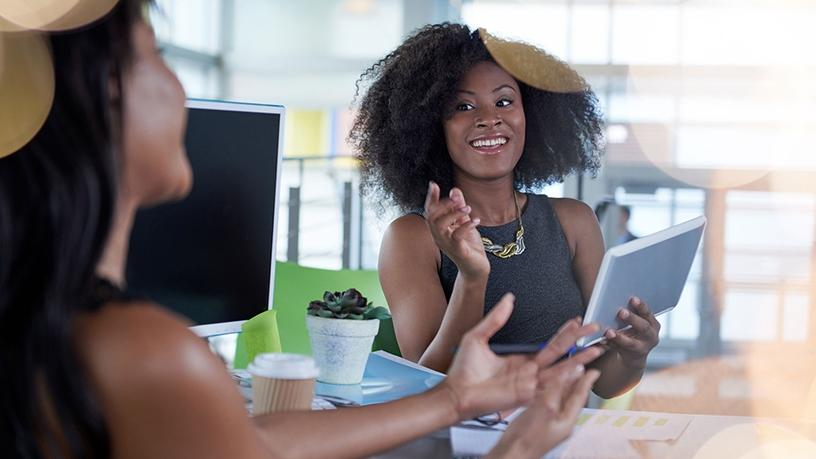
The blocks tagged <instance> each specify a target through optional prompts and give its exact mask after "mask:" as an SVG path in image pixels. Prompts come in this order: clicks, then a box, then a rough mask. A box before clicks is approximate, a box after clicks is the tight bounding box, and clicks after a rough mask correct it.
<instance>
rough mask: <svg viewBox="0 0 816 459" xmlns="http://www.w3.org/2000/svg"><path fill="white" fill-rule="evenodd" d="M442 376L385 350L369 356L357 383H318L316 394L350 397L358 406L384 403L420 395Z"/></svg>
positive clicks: (442, 375)
mask: <svg viewBox="0 0 816 459" xmlns="http://www.w3.org/2000/svg"><path fill="white" fill-rule="evenodd" d="M443 379H445V375H444V374H442V373H439V372H438V371H434V370H431V369H430V368H425V367H423V366H421V365H418V364H416V363H414V362H411V361H409V360H406V359H403V358H401V357H397V356H395V355H392V354H389V353H388V352H385V351H376V352H372V353H371V354H369V356H368V362H367V363H366V369H365V373H364V375H363V381H362V382H361V383H360V384H349V385H339V384H326V383H321V382H318V383H317V384H316V385H315V394H316V395H317V396H318V397H320V396H321V395H326V396H330V397H338V398H341V399H345V400H349V401H351V402H354V403H357V404H359V405H372V404H375V403H384V402H389V401H392V400H397V399H400V398H404V397H408V396H411V395H416V394H420V393H422V392H425V391H427V390H428V389H430V388H432V387H434V386H436V385H437V384H439V383H440V382H441V381H442V380H443Z"/></svg>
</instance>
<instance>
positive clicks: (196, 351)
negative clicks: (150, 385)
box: [76, 302, 218, 386]
mask: <svg viewBox="0 0 816 459" xmlns="http://www.w3.org/2000/svg"><path fill="white" fill-rule="evenodd" d="M187 325H188V324H187V323H185V322H184V321H182V319H181V318H179V317H177V316H175V315H173V314H172V313H170V312H169V311H167V310H165V309H164V308H161V307H160V306H158V305H155V304H151V303H146V302H145V303H129V304H121V303H110V304H107V305H105V306H104V307H103V308H102V309H100V310H99V311H98V312H95V313H93V314H87V315H85V316H82V317H80V318H79V319H78V320H77V323H76V326H77V334H76V337H77V345H78V349H79V351H80V355H81V356H82V357H83V358H84V359H85V360H86V364H88V368H89V369H90V370H91V371H92V373H94V376H95V379H96V380H97V382H98V383H102V384H103V386H107V385H108V384H119V383H125V384H128V385H131V384H136V383H138V382H139V381H142V380H144V379H146V378H163V377H171V378H174V377H179V376H181V375H183V374H184V373H185V372H188V371H191V370H195V371H204V372H206V371H207V367H208V365H206V364H204V363H206V362H209V361H211V360H212V357H213V355H212V353H211V352H210V351H209V348H208V347H207V345H206V343H205V342H204V341H203V340H202V339H201V338H198V337H197V336H195V335H194V334H193V333H192V332H190V331H189V330H188V328H187ZM215 362H218V360H217V359H215ZM146 369H149V370H150V371H145V370H146ZM96 370H101V371H96Z"/></svg>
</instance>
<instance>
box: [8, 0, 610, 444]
mask: <svg viewBox="0 0 816 459" xmlns="http://www.w3.org/2000/svg"><path fill="white" fill-rule="evenodd" d="M143 3H144V2H142V1H138V0H121V1H120V2H119V3H118V5H117V6H116V7H115V8H114V10H113V11H112V12H111V13H110V14H109V15H107V16H106V17H104V18H102V19H101V20H99V21H97V22H96V23H95V24H93V25H91V26H88V27H84V28H82V29H81V30H78V31H72V32H67V33H59V34H53V35H50V36H49V37H48V39H49V40H50V44H51V48H52V51H53V61H54V70H55V77H56V93H55V98H54V102H53V106H52V109H51V112H50V114H49V117H48V119H47V120H46V123H45V125H44V126H43V127H42V129H41V130H40V132H39V133H38V134H37V135H36V137H35V138H34V139H33V140H31V141H30V142H29V143H28V144H27V145H26V146H25V147H23V148H22V149H21V150H19V151H17V152H16V153H14V154H12V155H10V156H8V157H5V158H2V159H0V248H1V249H0V250H2V254H0V381H2V385H0V406H2V411H0V438H1V439H2V450H3V451H10V452H13V453H14V455H16V456H19V457H118V458H126V457H134V458H143V457H200V458H205V457H241V458H254V457H258V458H260V457H304V458H312V457H359V456H366V455H370V454H373V453H375V452H378V451H383V450H386V449H389V448H393V447H395V446H397V445H399V444H401V443H404V442H406V441H409V440H412V439H415V438H418V437H420V436H422V435H425V434H427V433H429V432H432V431H434V430H436V429H439V428H441V427H444V426H446V425H450V424H452V423H455V422H457V421H460V420H463V419H467V418H470V417H473V416H476V415H479V414H482V413H486V412H492V411H497V410H503V409H509V408H513V407H517V406H520V405H523V404H529V405H530V408H529V409H528V410H527V411H526V412H525V413H524V414H523V415H522V416H520V417H519V418H518V419H517V420H516V421H515V422H514V423H513V424H512V425H511V426H510V427H509V428H508V430H507V432H506V433H505V435H504V436H503V438H502V440H501V442H500V443H499V444H498V445H497V446H496V448H495V449H494V450H493V452H492V453H491V454H492V455H493V456H495V457H540V456H541V455H542V454H543V453H544V452H545V451H546V450H548V449H550V448H552V447H553V446H554V445H556V444H557V443H558V442H560V441H561V440H563V439H564V438H566V436H568V435H569V433H570V431H571V429H572V426H573V424H574V420H575V417H576V416H577V414H578V412H579V411H580V409H581V407H582V406H583V404H584V402H585V399H586V396H587V392H588V390H589V388H590V386H591V385H592V383H593V382H594V381H595V379H596V378H597V376H598V374H597V372H595V371H594V370H589V371H585V370H584V367H583V365H585V364H588V363H589V362H590V361H592V360H593V359H594V358H596V357H597V356H598V355H600V353H601V351H600V350H598V349H591V350H588V351H585V352H583V353H580V354H578V355H576V356H575V357H573V358H572V359H568V360H566V361H563V362H561V363H555V362H556V360H557V359H558V358H559V357H560V356H561V355H562V354H563V353H565V352H566V351H567V350H568V349H569V347H570V346H571V345H572V344H573V343H574V342H575V340H576V339H577V338H579V337H580V336H583V335H586V334H588V333H590V332H591V331H592V327H581V326H579V325H578V323H577V322H575V321H573V322H570V323H568V324H566V325H565V326H564V327H562V329H561V330H560V331H559V332H558V334H557V335H556V338H555V339H554V340H553V342H552V343H551V345H550V346H549V347H548V348H547V349H545V350H543V351H542V352H540V353H539V354H537V355H536V356H535V357H533V358H529V359H528V358H523V357H520V356H516V357H513V358H504V357H499V356H496V355H495V354H493V353H492V352H490V350H489V349H488V347H487V342H488V340H489V339H490V337H491V336H492V335H493V334H494V333H495V332H496V331H497V330H498V329H499V328H501V327H502V325H503V324H504V323H505V322H506V321H507V318H508V317H509V316H510V313H511V311H512V308H513V299H512V297H510V296H505V297H504V298H502V300H501V301H499V303H498V304H497V305H496V307H495V308H494V309H493V311H492V312H491V313H490V314H488V315H487V316H485V317H484V319H483V320H481V321H478V323H475V324H474V326H473V327H472V328H471V329H470V331H468V332H467V333H464V334H463V336H462V339H461V342H460V351H459V352H458V353H457V355H456V357H455V358H454V359H453V363H452V364H451V366H450V369H449V372H448V377H447V378H446V379H445V380H444V381H443V382H442V383H440V384H439V385H438V386H437V387H435V388H434V389H432V390H430V391H428V392H426V393H424V394H421V395H418V396H414V397H410V398H406V399H402V400H399V401H396V402H393V403H389V404H382V405H376V406H371V407H363V408H353V409H352V408H350V409H341V410H335V411H320V412H289V413H278V414H273V415H266V416H258V417H255V418H250V417H249V416H248V415H247V412H246V410H245V408H244V404H243V399H242V398H241V396H240V395H239V393H238V391H237V390H236V387H235V385H234V383H233V381H232V379H231V378H230V376H229V375H228V374H227V372H226V370H225V368H224V366H223V364H222V363H221V361H220V360H218V359H217V358H216V357H215V356H214V355H213V354H212V353H211V352H210V351H209V349H208V347H207V346H206V344H205V343H204V342H203V341H202V340H200V339H199V338H197V337H196V336H194V335H193V334H192V333H190V332H189V330H188V329H187V325H186V324H185V323H184V322H183V321H182V320H180V319H179V318H177V317H175V316H173V315H172V314H170V313H168V312H167V311H165V310H163V309H162V308H161V307H160V306H158V305H155V304H151V303H148V302H146V301H142V300H137V299H133V298H130V297H129V296H128V295H127V293H126V292H125V291H124V290H125V286H124V266H125V261H126V258H127V246H128V239H129V236H130V229H131V226H132V222H133V218H134V215H135V212H136V210H137V209H138V208H139V207H142V206H149V205H156V204H159V203H162V202H167V201H170V200H173V199H180V198H182V197H183V196H184V195H185V194H186V193H187V192H188V191H189V189H190V186H191V184H192V180H191V179H192V177H191V172H190V167H189V164H188V162H187V159H186V156H185V154H184V151H183V147H182V137H183V132H184V123H185V110H184V101H185V97H184V92H183V90H182V88H181V86H180V84H179V82H178V80H177V79H176V77H175V76H174V75H173V73H172V72H171V71H170V70H169V69H168V68H167V67H166V65H165V63H164V62H163V61H162V59H161V57H160V56H159V54H158V53H157V51H156V48H155V39H154V37H153V33H152V31H151V29H150V28H149V26H148V25H147V24H146V22H145V20H144V18H143V17H142V14H143V6H144V5H143ZM538 389H546V390H538ZM338 425H340V426H353V427H351V428H341V429H338V428H337V426H338Z"/></svg>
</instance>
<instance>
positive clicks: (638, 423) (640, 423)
mask: <svg viewBox="0 0 816 459" xmlns="http://www.w3.org/2000/svg"><path fill="white" fill-rule="evenodd" d="M647 422H649V418H647V417H646V416H641V417H639V418H638V420H637V421H635V427H643V426H645V425H646V423H647Z"/></svg>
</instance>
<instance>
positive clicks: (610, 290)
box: [578, 216, 706, 347]
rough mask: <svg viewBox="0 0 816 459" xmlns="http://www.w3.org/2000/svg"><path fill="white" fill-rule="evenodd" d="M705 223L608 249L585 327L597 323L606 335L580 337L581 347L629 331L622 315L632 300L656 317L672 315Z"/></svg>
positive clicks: (676, 227)
mask: <svg viewBox="0 0 816 459" xmlns="http://www.w3.org/2000/svg"><path fill="white" fill-rule="evenodd" d="M705 224H706V218H705V217H704V216H700V217H697V218H695V219H693V220H689V221H687V222H684V223H680V224H679V225H674V226H672V227H669V228H667V229H665V230H663V231H659V232H657V233H654V234H650V235H648V236H644V237H641V238H639V239H635V240H633V241H631V242H627V243H626V244H621V245H618V246H615V247H612V248H611V249H609V250H608V251H607V252H606V254H605V255H604V258H603V261H602V262H601V268H600V270H599V271H598V278H597V279H596V280H595V288H594V289H593V290H592V296H591V297H590V299H589V305H588V306H587V311H586V314H585V315H584V324H589V323H593V322H594V323H597V324H598V325H600V326H601V330H600V331H599V332H598V333H596V334H594V335H590V336H586V337H584V338H581V339H580V340H579V341H578V346H579V347H586V346H591V345H593V344H595V343H597V342H598V341H601V340H602V339H603V334H604V332H605V331H606V330H608V329H610V328H612V329H615V330H625V329H626V328H628V326H627V325H626V324H625V323H624V322H622V321H621V320H619V319H618V318H617V314H618V311H619V310H620V309H621V308H624V307H626V306H627V305H628V304H629V299H630V298H631V297H633V296H637V297H638V298H640V299H641V300H643V301H644V302H645V303H646V304H647V305H649V309H651V310H652V313H653V314H654V315H659V314H663V313H665V312H667V311H671V310H672V309H673V308H674V307H675V306H676V305H677V302H678V301H679V300H680V294H681V293H682V292H683V286H684V285H685V284H686V278H688V274H689V271H690V270H691V263H692V262H693V261H694V255H695V254H696V253H697V248H698V247H699V246H700V240H701V239H702V236H703V229H704V228H705Z"/></svg>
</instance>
